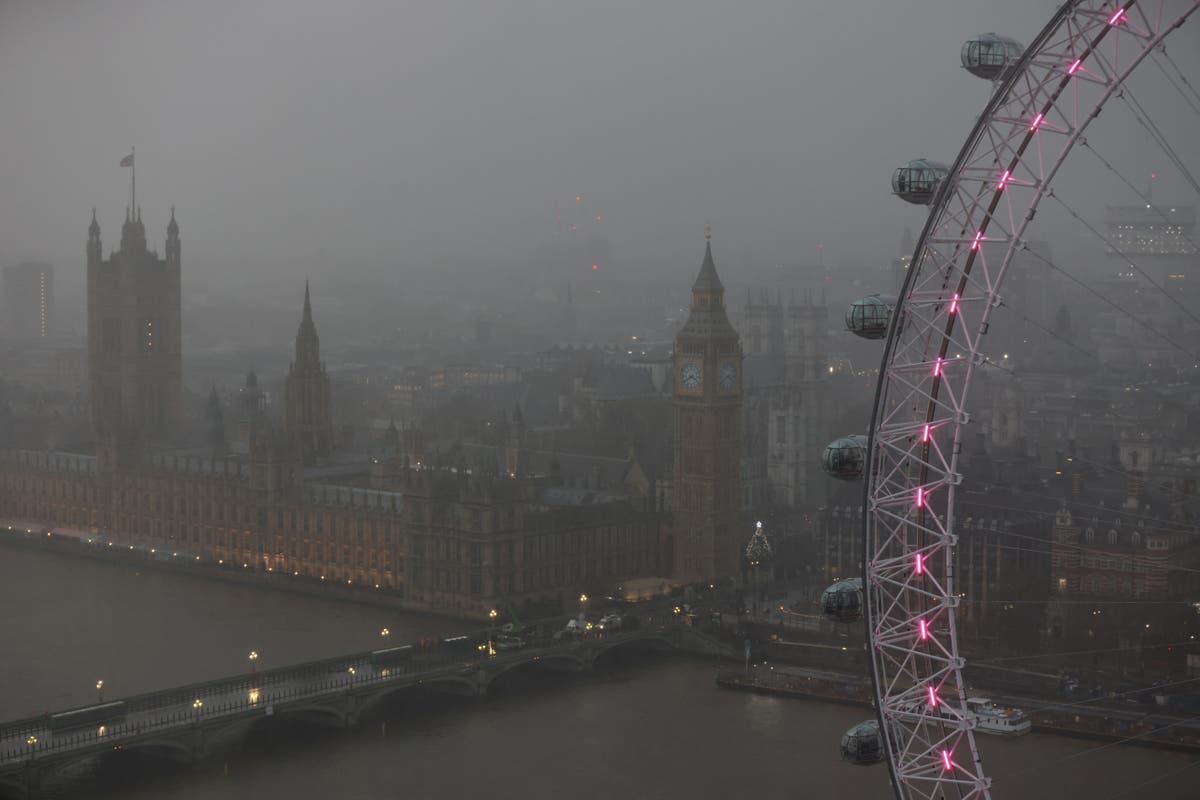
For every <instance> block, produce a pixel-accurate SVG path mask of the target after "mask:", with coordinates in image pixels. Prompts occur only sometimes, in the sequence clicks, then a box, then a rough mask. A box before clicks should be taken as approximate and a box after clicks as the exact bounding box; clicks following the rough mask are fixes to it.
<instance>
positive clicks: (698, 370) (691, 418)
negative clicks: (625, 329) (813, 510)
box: [671, 236, 742, 582]
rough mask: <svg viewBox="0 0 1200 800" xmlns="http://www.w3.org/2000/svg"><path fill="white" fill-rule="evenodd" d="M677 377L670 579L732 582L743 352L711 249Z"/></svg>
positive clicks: (681, 341) (680, 338) (678, 353)
mask: <svg viewBox="0 0 1200 800" xmlns="http://www.w3.org/2000/svg"><path fill="white" fill-rule="evenodd" d="M706 238H708V237H707V236H706ZM673 370H674V385H673V396H672V403H671V405H672V412H673V413H672V417H673V422H674V464H675V489H674V493H673V498H674V499H673V508H674V516H673V530H674V556H673V558H674V565H673V566H674V569H673V573H672V574H673V577H675V578H676V579H679V580H683V581H687V582H695V581H704V580H710V579H713V578H721V577H726V576H729V575H733V574H735V573H736V572H737V571H738V566H739V562H738V557H739V548H738V543H739V541H740V537H739V533H738V531H739V523H740V507H741V502H740V493H741V455H742V444H741V443H742V439H741V416H742V344H741V340H740V339H739V337H738V334H737V331H736V330H734V328H733V325H731V324H730V322H729V318H728V317H727V316H726V314H725V287H724V286H723V285H722V283H721V279H720V278H719V277H718V276H717V267H716V264H715V263H714V262H713V255H712V242H711V241H706V242H705V247H704V261H703V263H702V264H701V266H700V274H699V275H698V276H697V277H696V281H695V283H694V284H693V285H692V304H691V311H690V313H689V314H688V319H687V323H686V324H685V325H684V326H683V328H682V330H680V332H679V334H678V335H677V336H676V337H675V355H674V363H673Z"/></svg>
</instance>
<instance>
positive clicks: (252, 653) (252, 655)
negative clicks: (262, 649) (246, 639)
mask: <svg viewBox="0 0 1200 800" xmlns="http://www.w3.org/2000/svg"><path fill="white" fill-rule="evenodd" d="M246 658H248V659H250V674H251V675H253V674H254V672H255V669H254V666H255V665H254V662H255V661H258V651H257V650H251V651H250V655H248V656H246Z"/></svg>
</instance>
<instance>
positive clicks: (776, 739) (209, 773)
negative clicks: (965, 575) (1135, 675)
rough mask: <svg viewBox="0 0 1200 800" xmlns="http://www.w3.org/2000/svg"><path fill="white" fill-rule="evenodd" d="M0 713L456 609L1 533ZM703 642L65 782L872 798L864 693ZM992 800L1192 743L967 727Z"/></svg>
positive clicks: (115, 761) (151, 683) (146, 686)
mask: <svg viewBox="0 0 1200 800" xmlns="http://www.w3.org/2000/svg"><path fill="white" fill-rule="evenodd" d="M0 587H3V588H2V597H3V599H4V603H3V604H2V605H0V642H3V654H4V658H3V665H4V668H3V669H4V671H3V678H4V680H3V681H0V719H12V718H15V717H22V716H27V715H31V714H37V713H42V712H45V711H50V710H59V709H62V708H66V707H70V706H77V705H82V704H87V703H91V702H95V701H96V699H97V693H96V689H95V684H96V681H97V680H100V679H102V680H103V681H104V694H105V699H112V698H117V697H121V696H123V695H128V694H137V693H140V692H145V691H149V690H153V689H160V688H166V687H169V686H174V685H180V684H186V683H190V682H194V681H200V680H205V679H210V678H215V677H219V676H223V675H229V674H234V673H238V672H245V671H248V667H249V662H248V661H247V660H246V658H247V654H248V653H249V652H250V651H251V650H254V651H256V652H258V653H259V655H260V660H259V661H258V666H259V667H263V668H266V667H272V666H280V665H284V664H288V663H294V662H297V661H302V660H307V659H315V658H321V657H326V656H333V655H337V654H339V653H344V652H350V651H361V650H363V649H367V648H370V647H375V646H377V643H378V642H380V641H381V637H380V631H381V629H382V628H384V627H386V628H388V629H389V631H390V635H389V637H388V642H389V643H400V642H404V641H408V640H412V639H416V638H419V637H421V636H430V635H435V634H439V633H450V632H454V631H460V630H464V629H467V628H469V627H472V626H471V625H469V624H468V623H461V622H454V621H451V620H446V619H444V618H439V617H433V616H427V615H420V614H409V613H398V612H396V611H391V610H388V609H384V608H375V607H370V606H363V605H354V604H349V603H345V602H342V601H337V600H332V599H330V600H324V599H320V598H313V597H308V596H302V595H293V594H287V593H281V592H272V591H265V590H259V589H254V588H250V587H244V586H236V585H229V584H225V583H222V582H217V581H210V580H205V579H199V578H189V577H187V576H180V575H177V574H171V573H159V572H154V571H145V570H138V569H134V568H123V567H117V566H113V565H110V564H103V563H96V562H90V561H83V560H75V559H71V558H66V557H62V556H58V555H55V554H51V553H42V552H32V551H26V550H22V549H17V548H11V547H0ZM714 667H715V665H714V664H713V663H711V662H707V661H705V660H701V659H693V658H684V657H666V656H653V655H631V656H629V657H627V658H626V659H625V660H623V661H620V662H617V663H614V664H611V665H610V666H609V667H607V668H605V669H602V670H598V671H597V672H595V673H593V674H589V675H579V676H576V675H563V674H546V673H528V674H517V675H516V676H514V677H513V678H512V679H511V680H508V681H502V682H501V683H499V684H498V685H497V686H496V687H495V690H494V691H493V692H492V693H491V694H489V695H488V696H487V697H485V698H482V699H462V698H449V697H436V696H434V697H429V696H419V695H411V696H406V697H398V698H397V699H396V700H395V701H394V702H393V703H391V704H390V705H387V706H386V707H384V708H383V709H381V710H380V711H379V713H378V714H376V715H374V716H372V717H370V718H369V719H367V720H366V721H365V722H364V724H363V725H361V726H359V727H358V728H355V729H352V730H349V731H341V730H329V729H323V728H311V727H305V726H303V725H299V724H296V723H289V722H285V721H278V720H272V719H264V720H263V722H262V724H260V725H259V726H258V727H256V728H255V730H254V731H253V732H252V733H251V735H250V736H249V737H248V738H247V739H246V740H244V742H243V743H242V744H241V745H240V746H239V747H237V748H236V750H235V751H234V752H231V753H229V754H228V755H227V756H221V757H217V758H214V759H211V760H208V761H204V762H201V763H200V764H198V765H186V766H185V765H178V764H171V763H166V762H162V761H158V760H155V759H150V758H148V757H144V756H138V755H135V754H133V753H122V754H119V755H117V756H116V757H114V758H112V759H110V760H107V761H106V762H104V763H103V764H101V765H100V766H99V767H97V768H96V769H95V770H94V771H90V772H86V773H84V774H82V775H80V776H77V777H75V778H74V779H73V780H70V781H61V782H59V783H58V784H56V785H55V786H54V787H52V792H51V794H52V796H56V797H62V798H69V799H70V800H75V799H76V798H84V797H89V798H117V797H120V798H138V799H139V800H141V799H145V800H149V798H176V799H178V800H185V799H186V800H218V798H219V799H220V800H226V799H227V798H264V797H266V798H270V797H280V798H334V797H336V798H362V799H363V800H367V799H368V798H395V797H415V798H464V797H498V798H507V797H522V798H555V800H558V799H560V798H613V797H625V798H681V800H682V799H683V798H687V800H710V799H711V800H716V799H717V798H722V799H724V798H740V797H754V798H795V797H828V798H878V797H886V796H890V795H889V794H888V786H887V771H886V768H885V767H883V766H876V767H870V768H863V767H853V766H850V765H848V764H845V763H843V762H842V761H841V760H840V759H839V758H838V747H837V745H838V740H839V738H840V736H841V734H842V732H843V731H844V730H845V729H846V728H848V727H849V726H850V725H852V724H854V723H855V722H857V721H859V720H861V719H863V718H864V717H865V716H866V715H867V713H866V712H865V711H864V710H863V709H859V708H855V707H851V706H842V705H834V704H828V703H822V702H814V701H807V700H795V699H785V698H777V697H768V696H764V695H754V694H744V693H740V692H733V691H728V690H721V689H718V688H717V687H716V686H715V685H714V682H713V679H714V673H715V669H714ZM981 747H982V749H983V756H984V761H985V765H986V767H987V770H988V773H989V774H990V775H992V776H993V779H994V784H993V795H994V796H995V797H996V798H1021V800H1035V799H1036V798H1062V797H1079V798H1087V799H1088V800H1108V798H1140V797H1154V798H1156V800H1170V799H1171V798H1181V799H1182V798H1196V797H1200V755H1197V754H1188V753H1174V752H1167V751H1160V750H1152V749H1147V748H1139V747H1131V746H1128V745H1119V746H1113V745H1105V744H1104V743H1101V742H1091V741H1084V740H1075V739H1068V738H1060V737H1053V736H1045V735H1039V734H1034V735H1031V736H1026V737H1023V738H1021V739H1017V740H1001V739H996V738H992V737H981Z"/></svg>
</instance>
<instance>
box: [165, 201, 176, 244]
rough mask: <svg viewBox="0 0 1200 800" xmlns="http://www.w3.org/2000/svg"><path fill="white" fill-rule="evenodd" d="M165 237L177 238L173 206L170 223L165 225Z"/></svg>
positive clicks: (172, 207) (173, 207)
mask: <svg viewBox="0 0 1200 800" xmlns="http://www.w3.org/2000/svg"><path fill="white" fill-rule="evenodd" d="M167 237H168V238H170V239H178V238H179V223H178V222H176V221H175V206H171V221H170V222H168V223H167Z"/></svg>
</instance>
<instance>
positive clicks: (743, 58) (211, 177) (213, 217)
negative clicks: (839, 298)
mask: <svg viewBox="0 0 1200 800" xmlns="http://www.w3.org/2000/svg"><path fill="white" fill-rule="evenodd" d="M1055 5H1056V3H1054V2H1051V1H1050V0H1005V2H1003V3H999V2H985V1H984V0H912V1H911V2H882V1H881V0H880V1H876V2H852V1H850V0H847V1H846V2H826V3H812V2H796V1H795V0H788V1H787V2H777V3H767V2H746V3H741V2H739V3H733V2H703V3H702V2H695V1H693V0H654V2H645V0H642V2H610V1H609V0H605V1H604V2H599V0H595V1H593V2H562V0H559V1H558V2H537V3H535V2H515V1H514V2H503V3H500V2H497V3H493V2H483V0H477V1H476V2H444V1H443V2H432V1H431V2H420V3H415V2H414V3H396V2H380V3H342V2H339V3H333V2H325V3H315V2H284V1H283V0H279V1H274V2H273V1H272V0H242V1H241V2H223V1H222V0H216V1H213V0H206V2H202V3H182V2H152V1H147V2H133V1H129V2H115V1H113V2H45V1H42V2H38V1H36V0H31V1H30V2H9V0H0V143H3V146H2V147H0V185H2V186H3V191H2V192H0V260H3V261H4V262H5V263H9V262H13V261H15V260H17V259H20V258H28V257H38V258H43V259H46V260H49V261H51V262H53V263H54V264H55V265H56V267H57V269H58V271H59V274H60V275H63V277H64V279H69V276H70V274H71V273H72V272H74V271H78V272H79V273H82V271H83V269H84V257H83V250H84V242H85V237H86V227H87V223H88V221H89V218H90V213H91V207H92V206H93V205H94V206H96V207H97V209H98V215H99V220H100V224H101V227H102V230H103V238H104V246H105V251H106V252H107V251H108V250H109V249H110V248H112V247H114V246H115V245H116V244H117V241H118V239H119V233H120V222H121V219H122V215H123V213H124V208H125V206H126V205H127V204H128V202H129V200H128V195H129V170H127V169H120V168H118V161H119V160H120V158H121V157H122V156H124V155H126V154H127V153H128V152H129V147H130V145H136V147H137V164H138V173H137V178H138V203H139V204H140V205H141V206H142V207H143V209H144V216H145V221H146V223H147V233H148V238H149V239H150V241H151V243H152V244H151V246H152V247H157V248H158V249H159V250H160V251H161V249H162V239H163V236H164V231H165V225H166V222H167V218H168V209H169V207H170V206H171V205H175V206H176V207H177V213H178V218H179V221H180V225H181V228H182V237H183V241H184V250H183V258H184V269H185V273H187V276H188V277H187V282H188V283H189V284H190V285H192V286H196V285H203V284H204V283H205V281H206V280H213V279H223V278H225V277H232V276H239V275H240V276H252V277H254V276H257V277H266V276H275V275H278V276H281V277H286V278H289V279H292V278H294V279H297V280H300V279H303V278H304V277H306V276H314V277H317V276H321V275H329V274H333V271H334V270H337V269H345V270H347V271H346V272H345V273H342V274H346V275H352V274H353V268H355V267H358V266H362V265H366V266H371V267H378V266H380V265H395V264H419V263H442V264H446V265H447V266H449V267H455V266H459V265H461V266H462V268H463V269H464V270H465V269H466V268H468V267H469V268H470V269H481V268H482V269H486V268H489V267H490V266H493V265H494V266H496V267H502V266H507V265H511V264H516V263H519V262H521V261H522V260H523V259H525V258H527V257H528V256H529V254H530V253H531V252H532V251H533V250H534V248H535V247H536V246H537V245H538V244H539V243H540V242H544V241H547V240H549V239H550V238H551V237H552V236H553V235H554V231H555V215H556V212H557V213H558V214H559V215H560V216H562V215H563V214H564V213H566V214H571V213H576V212H575V211H574V210H573V205H574V203H575V195H581V196H582V197H584V206H585V208H586V212H587V214H588V218H589V219H591V218H592V216H591V215H593V214H599V215H601V216H602V222H600V223H597V224H596V228H595V229H596V230H597V231H600V232H602V233H603V234H604V235H606V236H607V237H608V239H609V242H610V244H611V247H612V252H613V260H614V261H615V262H619V265H620V266H621V267H622V268H625V269H642V268H645V269H648V270H655V271H662V270H675V269H679V270H680V271H681V274H683V275H690V274H691V273H692V272H693V271H694V269H695V265H696V263H697V262H698V260H699V255H700V252H701V251H702V246H703V244H702V239H701V237H702V235H703V226H704V223H705V221H711V222H712V224H713V226H714V247H715V248H716V250H717V252H718V253H719V254H720V255H718V261H719V262H721V261H722V255H723V256H724V263H728V264H731V265H733V264H736V263H738V262H739V261H740V260H741V259H742V258H743V257H744V256H745V255H747V254H755V255H756V256H757V257H759V258H766V259H788V260H792V261H806V260H807V261H812V260H815V252H816V248H817V245H818V244H819V243H822V244H824V245H825V260H826V262H827V263H834V264H836V263H839V262H860V263H865V262H878V261H880V260H881V259H883V258H887V257H890V256H891V255H893V254H894V252H895V251H896V250H897V246H898V242H899V236H900V231H901V230H902V228H903V227H904V226H905V225H910V226H912V227H914V228H919V227H920V224H921V222H922V221H923V210H922V209H919V208H917V207H913V206H907V205H905V204H904V203H902V202H900V201H898V200H896V199H895V198H893V197H891V196H890V194H889V188H888V179H889V176H890V173H891V170H892V169H893V168H894V167H895V166H896V165H897V164H899V163H901V162H903V161H905V160H907V159H909V158H916V157H922V156H924V157H931V158H936V159H939V160H943V161H946V162H950V161H952V160H953V158H954V155H955V153H956V151H957V149H958V147H959V146H960V144H961V142H962V140H963V138H964V137H965V135H966V134H967V132H968V131H969V130H970V128H971V125H972V124H973V122H974V119H975V116H976V114H977V113H978V112H979V110H980V109H981V108H982V107H983V105H984V103H985V102H986V99H987V96H988V92H989V89H990V86H989V84H987V83H986V82H984V81H980V80H978V79H975V78H972V77H971V76H970V75H968V74H967V73H966V72H965V71H964V70H962V69H961V68H960V66H959V64H958V50H959V46H960V44H961V43H962V41H963V40H964V39H965V38H967V37H969V36H971V35H973V34H976V33H981V32H985V31H992V30H994V31H997V32H1000V33H1004V34H1008V35H1012V36H1014V37H1016V38H1018V39H1020V40H1021V41H1023V42H1028V41H1029V40H1030V39H1031V38H1032V37H1033V36H1034V34H1035V33H1036V31H1037V30H1038V29H1040V27H1041V26H1042V25H1043V24H1044V22H1045V20H1046V19H1047V18H1048V17H1049V16H1050V14H1051V13H1052V11H1053V9H1054V7H1055ZM1192 41H1196V38H1195V36H1194V34H1193V38H1192ZM731 268H732V267H731ZM396 274H397V277H398V279H402V277H403V271H402V270H400V269H396Z"/></svg>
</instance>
